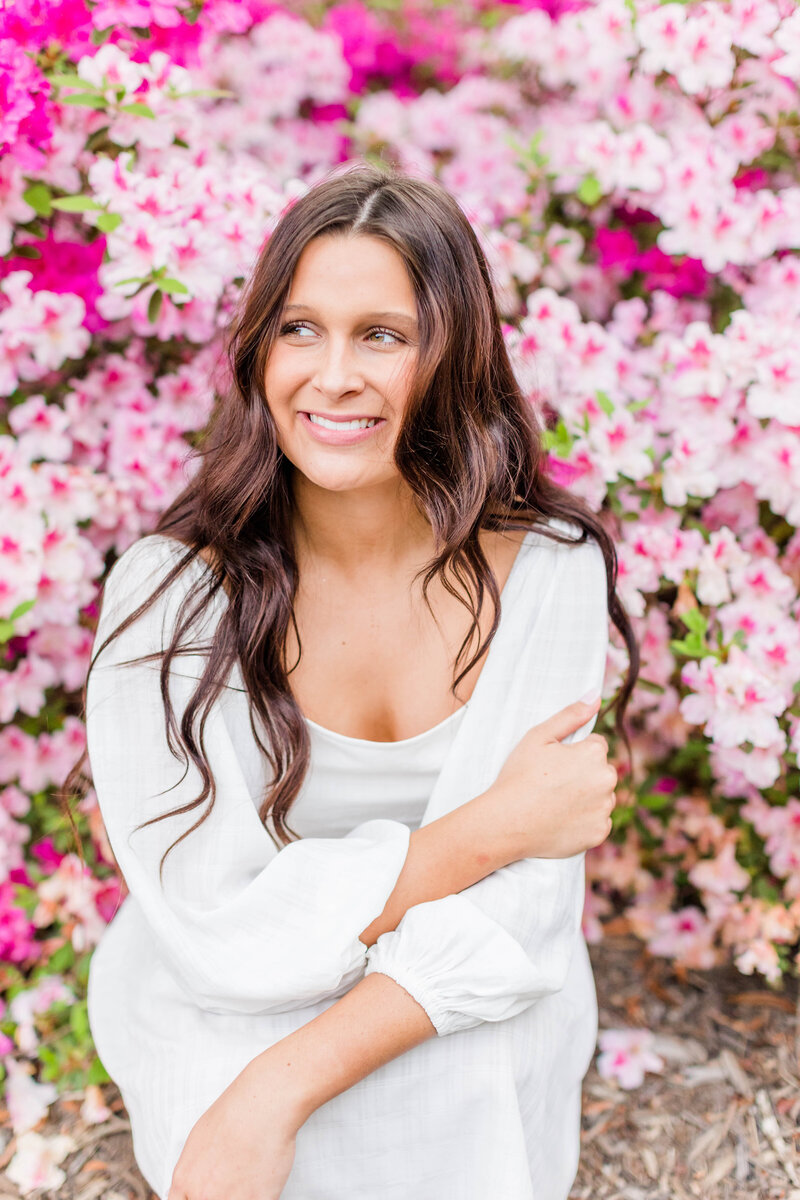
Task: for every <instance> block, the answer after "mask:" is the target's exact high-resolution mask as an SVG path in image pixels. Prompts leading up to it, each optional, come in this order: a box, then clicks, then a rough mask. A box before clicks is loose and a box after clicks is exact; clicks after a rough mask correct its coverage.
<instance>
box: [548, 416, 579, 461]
mask: <svg viewBox="0 0 800 1200" xmlns="http://www.w3.org/2000/svg"><path fill="white" fill-rule="evenodd" d="M574 440H575V439H574V438H573V436H572V434H571V433H570V432H569V430H568V429H567V427H566V425H565V423H564V418H563V417H559V418H558V422H557V424H556V427H555V429H545V430H544V434H543V441H544V448H545V450H548V451H550V452H551V453H552V454H555V455H557V456H558V457H559V458H568V457H569V455H570V451H571V450H572V444H573V442H574Z"/></svg>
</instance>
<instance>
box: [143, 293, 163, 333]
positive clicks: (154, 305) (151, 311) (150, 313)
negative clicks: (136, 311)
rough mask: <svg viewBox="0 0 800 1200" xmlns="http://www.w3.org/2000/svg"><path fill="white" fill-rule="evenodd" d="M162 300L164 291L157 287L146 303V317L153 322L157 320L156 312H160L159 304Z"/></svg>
mask: <svg viewBox="0 0 800 1200" xmlns="http://www.w3.org/2000/svg"><path fill="white" fill-rule="evenodd" d="M163 302H164V293H163V292H162V291H160V290H159V289H158V288H156V290H155V291H154V292H153V294H152V296H151V297H150V300H149V302H148V305H147V319H148V321H152V323H153V324H155V323H156V321H157V320H158V314H159V313H160V312H161V305H162V304H163Z"/></svg>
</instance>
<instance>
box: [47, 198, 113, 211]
mask: <svg viewBox="0 0 800 1200" xmlns="http://www.w3.org/2000/svg"><path fill="white" fill-rule="evenodd" d="M53 208H57V209H59V210H60V211H61V212H93V211H97V210H100V211H102V208H103V206H102V204H98V203H97V201H96V200H93V199H92V197H91V196H62V197H61V198H60V199H59V200H54V201H53Z"/></svg>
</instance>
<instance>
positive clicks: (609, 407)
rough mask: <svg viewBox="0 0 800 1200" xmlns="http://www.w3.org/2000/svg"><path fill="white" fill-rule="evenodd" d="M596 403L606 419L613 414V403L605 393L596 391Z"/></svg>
mask: <svg viewBox="0 0 800 1200" xmlns="http://www.w3.org/2000/svg"><path fill="white" fill-rule="evenodd" d="M595 396H596V397H597V403H598V404H599V405H600V407H601V408H602V410H603V412H604V413H605V414H606V416H607V417H610V416H611V415H612V414H613V412H614V402H613V400H612V399H611V397H610V396H609V395H608V394H607V393H606V392H601V391H596V392H595Z"/></svg>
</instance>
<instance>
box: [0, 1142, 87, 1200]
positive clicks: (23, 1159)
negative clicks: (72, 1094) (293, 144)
mask: <svg viewBox="0 0 800 1200" xmlns="http://www.w3.org/2000/svg"><path fill="white" fill-rule="evenodd" d="M75 1149H76V1144H75V1142H74V1140H73V1139H72V1138H71V1137H70V1136H69V1135H68V1134H58V1135H57V1136H55V1137H43V1136H42V1135H41V1134H39V1133H34V1132H33V1131H32V1130H29V1131H28V1132H27V1133H23V1134H21V1135H20V1136H19V1137H18V1138H17V1141H16V1152H15V1154H14V1157H13V1158H12V1159H11V1162H10V1163H9V1164H8V1166H7V1167H6V1175H7V1177H8V1179H9V1180H10V1181H11V1182H12V1183H15V1184H16V1185H17V1187H18V1188H19V1189H20V1191H21V1192H22V1194H23V1196H27V1195H28V1194H29V1193H30V1192H33V1191H36V1190H37V1189H41V1188H48V1189H51V1190H57V1189H58V1188H60V1187H61V1185H62V1183H63V1182H64V1180H65V1179H66V1174H65V1172H64V1171H62V1170H61V1168H60V1167H59V1166H58V1164H59V1163H60V1162H63V1160H64V1159H65V1158H66V1156H67V1155H68V1154H71V1153H72V1152H73V1150H75Z"/></svg>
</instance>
